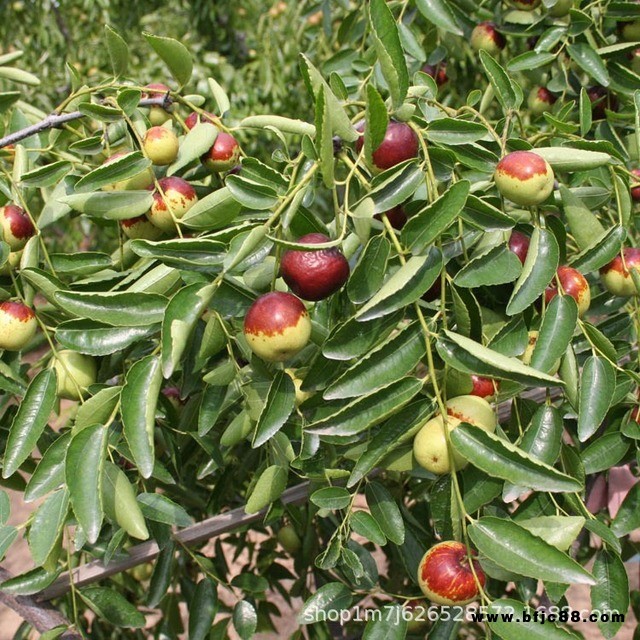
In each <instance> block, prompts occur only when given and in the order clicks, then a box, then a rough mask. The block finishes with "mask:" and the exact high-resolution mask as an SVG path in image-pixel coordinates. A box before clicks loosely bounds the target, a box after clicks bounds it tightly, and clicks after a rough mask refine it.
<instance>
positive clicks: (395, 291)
mask: <svg viewBox="0 0 640 640" xmlns="http://www.w3.org/2000/svg"><path fill="white" fill-rule="evenodd" d="M441 270H442V255H441V254H440V251H439V250H438V249H436V248H435V247H431V249H430V250H429V253H428V254H427V255H426V256H412V257H411V258H409V260H407V262H406V263H405V264H404V265H403V266H402V267H400V269H398V270H397V271H396V272H395V273H394V274H393V275H392V276H391V277H390V278H389V279H388V280H387V281H386V282H385V283H384V285H383V286H382V288H381V289H380V290H379V291H378V293H376V294H375V295H374V296H373V298H371V300H369V302H367V303H366V304H365V305H364V306H363V307H362V308H361V309H360V310H359V311H358V313H357V314H356V319H357V320H358V321H359V322H363V321H366V320H373V319H375V318H381V317H383V316H386V315H388V314H390V313H393V312H394V311H397V310H398V309H402V308H403V307H406V306H407V305H409V304H412V303H414V302H416V300H418V299H419V298H420V296H421V295H423V294H424V293H425V291H428V289H429V287H431V285H432V284H433V283H434V282H435V280H436V278H437V277H438V275H439V274H440V271H441Z"/></svg>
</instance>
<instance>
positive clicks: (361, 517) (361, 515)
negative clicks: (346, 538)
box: [349, 511, 387, 546]
mask: <svg viewBox="0 0 640 640" xmlns="http://www.w3.org/2000/svg"><path fill="white" fill-rule="evenodd" d="M349 525H350V526H351V529H352V531H353V532H354V533H357V534H358V535H360V536H363V537H364V538H366V539H367V540H371V542H373V543H374V544H377V545H380V546H384V545H385V544H387V536H385V535H384V533H382V529H381V528H380V525H379V524H378V523H377V522H376V520H375V518H374V517H373V516H372V515H371V514H370V513H367V512H366V511H354V512H353V513H352V514H351V517H350V518H349Z"/></svg>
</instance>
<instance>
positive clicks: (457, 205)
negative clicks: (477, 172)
mask: <svg viewBox="0 0 640 640" xmlns="http://www.w3.org/2000/svg"><path fill="white" fill-rule="evenodd" d="M470 186H471V185H470V183H469V182H468V181H467V180H461V181H460V182H456V183H455V184H453V185H452V186H451V187H449V189H447V191H445V192H444V193H443V194H442V195H441V196H440V197H439V198H438V199H437V200H436V201H435V202H432V203H431V204H429V205H428V206H426V207H425V208H424V209H422V210H421V211H419V212H418V213H417V214H416V215H414V216H412V217H411V220H409V221H408V222H407V224H406V225H405V226H404V228H403V229H402V234H401V238H402V242H403V244H405V245H407V246H408V247H409V248H410V249H411V251H412V252H413V253H414V254H415V253H419V252H421V251H423V250H424V249H425V248H427V247H428V246H429V245H431V244H432V243H433V241H434V240H435V239H436V238H437V237H438V236H439V235H440V234H441V233H442V232H443V231H446V229H448V228H449V226H450V225H452V224H453V223H454V222H455V220H456V218H457V217H458V216H459V215H460V213H461V211H462V209H463V208H464V206H465V203H466V201H467V197H468V195H469V188H470Z"/></svg>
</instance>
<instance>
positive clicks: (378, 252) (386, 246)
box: [347, 235, 391, 304]
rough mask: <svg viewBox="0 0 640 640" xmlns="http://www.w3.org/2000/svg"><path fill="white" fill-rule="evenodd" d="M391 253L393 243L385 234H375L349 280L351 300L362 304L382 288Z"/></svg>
mask: <svg viewBox="0 0 640 640" xmlns="http://www.w3.org/2000/svg"><path fill="white" fill-rule="evenodd" d="M390 253H391V243H390V242H389V240H387V239H386V238H385V237H384V236H381V235H377V236H373V238H371V240H369V242H368V243H367V246H366V247H365V248H364V251H363V252H362V254H361V256H360V260H358V264H357V265H356V267H355V269H354V270H353V271H352V272H351V276H350V277H349V280H348V282H347V294H348V295H349V299H350V300H351V302H353V303H354V304H362V303H363V302H366V301H367V300H369V298H371V296H372V295H373V294H374V293H375V292H376V291H378V290H379V289H380V287H381V286H382V283H383V281H384V276H385V273H386V270H387V261H388V260H389V254H390Z"/></svg>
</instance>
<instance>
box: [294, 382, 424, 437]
mask: <svg viewBox="0 0 640 640" xmlns="http://www.w3.org/2000/svg"><path fill="white" fill-rule="evenodd" d="M421 389H422V381H421V380H418V379H416V378H413V377H406V378H401V379H400V380H398V381H397V382H394V383H392V384H390V385H388V386H386V387H383V388H382V389H379V390H377V391H375V392H374V393H371V394H369V395H366V396H363V397H359V398H356V399H355V400H353V401H351V402H350V403H349V404H347V405H346V406H343V407H341V408H340V409H338V411H336V412H335V413H332V414H331V415H329V416H326V417H324V418H322V419H320V420H318V421H317V422H314V423H312V424H310V425H309V426H308V427H307V431H308V432H309V433H315V434H317V435H320V436H327V437H332V436H352V435H355V434H357V433H360V432H361V431H364V430H365V429H368V428H369V427H371V426H373V425H374V424H376V423H378V422H380V421H381V420H384V419H385V418H387V417H388V416H390V415H391V414H393V413H394V412H395V411H397V410H398V409H399V408H400V407H401V406H403V405H404V404H406V403H407V402H409V400H411V398H413V397H414V396H415V395H416V394H417V393H419V392H420V390H421Z"/></svg>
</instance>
